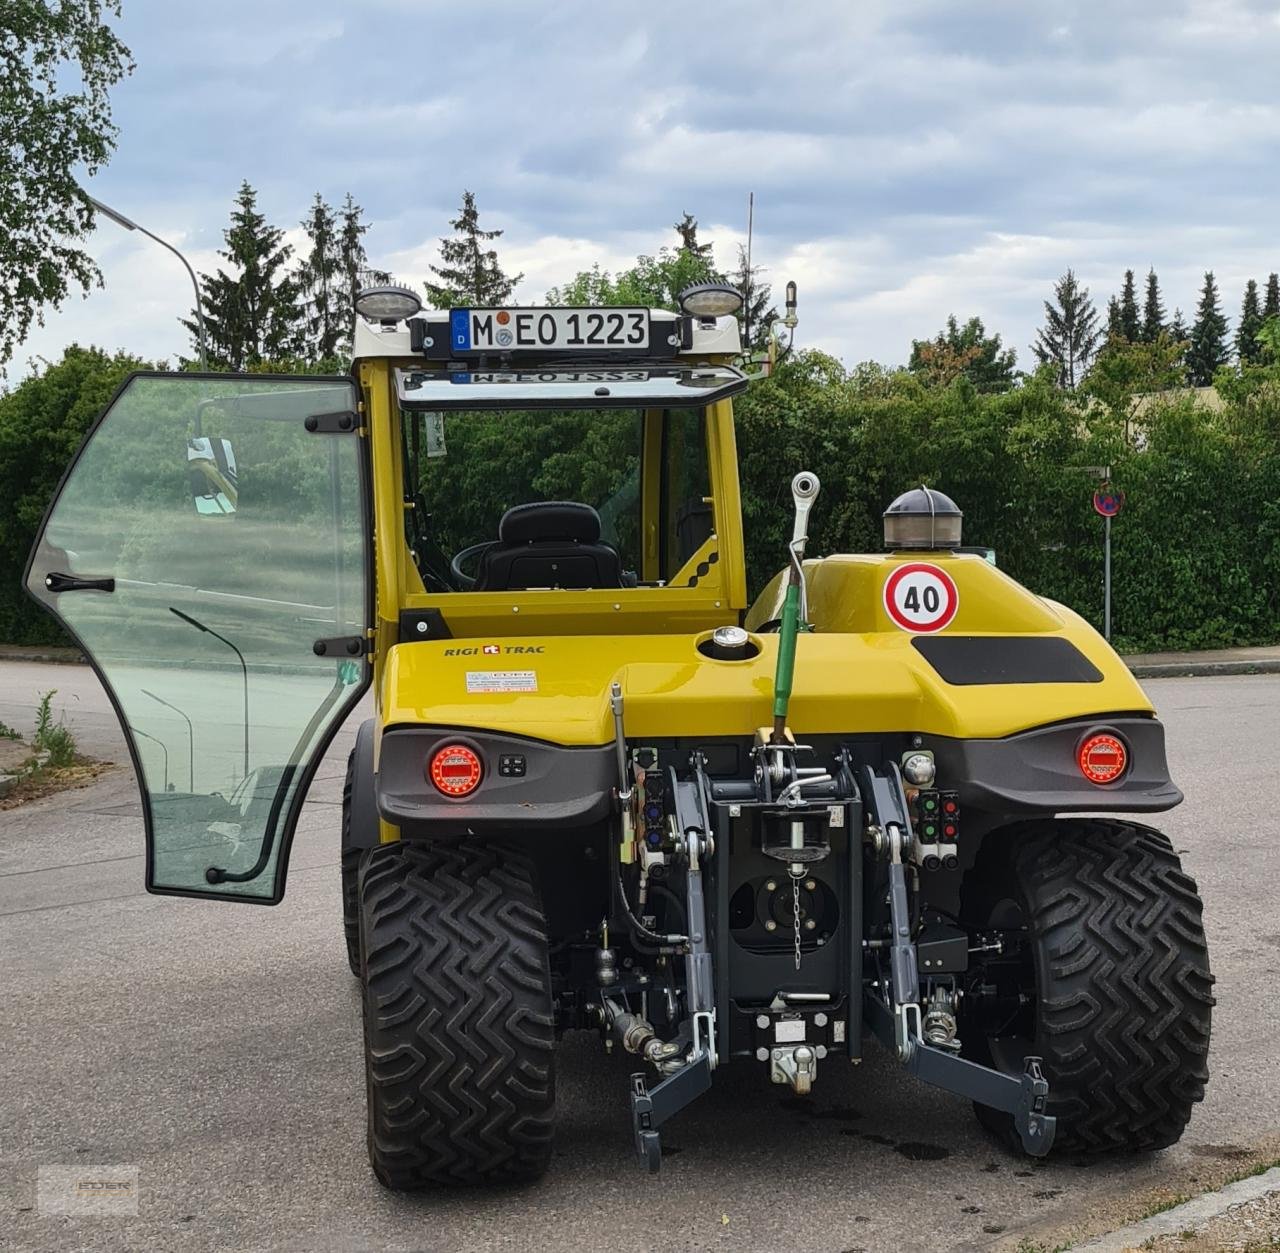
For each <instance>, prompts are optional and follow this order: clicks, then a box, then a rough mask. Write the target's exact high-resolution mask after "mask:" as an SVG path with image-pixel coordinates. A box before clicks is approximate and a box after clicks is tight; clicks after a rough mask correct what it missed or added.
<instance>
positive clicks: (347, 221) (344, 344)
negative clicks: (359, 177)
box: [334, 192, 391, 352]
mask: <svg viewBox="0 0 1280 1253" xmlns="http://www.w3.org/2000/svg"><path fill="white" fill-rule="evenodd" d="M363 212H364V210H363V209H361V208H360V206H359V205H358V204H356V202H355V198H354V197H353V196H352V195H351V193H350V192H347V198H346V199H345V200H344V201H343V202H342V210H341V212H340V214H339V217H338V240H337V251H338V286H337V289H336V295H335V299H334V307H335V309H336V310H337V311H338V312H339V313H340V315H341V319H340V320H341V325H342V338H341V340H340V341H339V346H340V348H341V350H342V351H343V352H347V351H349V350H350V347H351V336H352V333H353V331H354V329H355V324H356V296H357V294H358V293H359V291H360V289H361V288H362V287H369V286H371V285H373V284H376V283H389V282H390V281H391V275H390V274H388V273H387V271H386V270H372V269H370V268H369V258H368V256H367V255H366V254H365V250H364V235H365V233H366V232H367V231H368V229H369V227H368V225H367V224H366V223H365V222H364V221H362V218H361V215H362V214H363Z"/></svg>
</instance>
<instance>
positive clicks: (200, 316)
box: [86, 193, 209, 370]
mask: <svg viewBox="0 0 1280 1253" xmlns="http://www.w3.org/2000/svg"><path fill="white" fill-rule="evenodd" d="M87 194H88V193H86V195H87ZM88 199H89V203H90V204H91V205H93V207H94V208H95V209H97V211H98V212H99V213H101V214H102V215H103V216H104V217H109V218H110V219H111V220H112V221H113V222H114V223H115V224H116V225H117V226H123V227H124V229H125V230H126V231H141V232H142V233H143V234H144V235H145V236H146V237H147V238H148V239H154V240H155V241H156V243H158V244H159V245H160V247H161V248H167V249H168V250H169V251H170V252H171V253H173V255H174V256H175V257H177V258H178V260H179V261H181V262H182V264H183V265H184V266H186V269H187V273H188V274H189V275H190V276H191V286H192V287H193V288H194V289H195V293H196V327H197V328H198V334H199V339H200V368H201V369H202V370H208V368H209V355H208V353H207V351H206V350H205V338H204V313H203V312H202V311H201V308H200V284H199V282H198V281H197V279H196V272H195V271H194V270H193V269H192V268H191V264H190V262H189V261H188V260H187V259H186V257H184V256H183V255H182V253H180V252H179V251H178V250H177V249H176V248H175V247H174V246H173V245H172V244H171V243H169V242H168V240H164V239H161V238H160V236H159V235H153V234H152V233H151V232H150V231H149V230H147V228H146V227H145V226H139V225H138V224H137V222H133V221H131V220H130V219H129V218H127V217H125V215H124V214H123V213H117V212H116V210H115V209H113V208H112V207H111V206H110V205H105V204H103V203H102V201H101V200H95V199H94V198H93V197H92V196H89V197H88Z"/></svg>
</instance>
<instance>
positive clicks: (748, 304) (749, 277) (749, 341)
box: [729, 244, 778, 352]
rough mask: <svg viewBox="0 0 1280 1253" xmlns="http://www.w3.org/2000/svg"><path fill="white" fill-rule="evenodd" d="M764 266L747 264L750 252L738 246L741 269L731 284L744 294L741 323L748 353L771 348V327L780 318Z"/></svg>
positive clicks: (737, 271)
mask: <svg viewBox="0 0 1280 1253" xmlns="http://www.w3.org/2000/svg"><path fill="white" fill-rule="evenodd" d="M760 269H761V267H760V266H758V265H752V266H748V265H747V250H746V248H744V247H743V246H742V245H741V244H739V245H738V268H737V269H736V270H735V271H734V272H733V273H732V274H731V275H730V276H729V282H730V283H732V284H733V285H734V287H736V288H737V289H738V290H739V291H740V292H741V293H742V312H741V313H740V314H739V315H738V321H739V322H740V323H741V324H742V327H743V336H742V346H743V348H744V349H745V350H746V351H747V352H763V351H764V350H765V349H766V348H767V347H768V346H769V328H770V327H771V326H772V325H773V324H774V322H776V321H777V319H778V311H777V309H775V308H774V307H773V303H772V301H773V289H772V287H771V286H770V285H769V284H768V283H765V282H763V281H761V279H760V277H759V275H760Z"/></svg>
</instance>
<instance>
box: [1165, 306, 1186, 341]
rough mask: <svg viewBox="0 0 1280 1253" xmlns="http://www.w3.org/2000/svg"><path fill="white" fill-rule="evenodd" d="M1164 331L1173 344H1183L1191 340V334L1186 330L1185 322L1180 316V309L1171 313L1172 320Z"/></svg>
mask: <svg viewBox="0 0 1280 1253" xmlns="http://www.w3.org/2000/svg"><path fill="white" fill-rule="evenodd" d="M1166 329H1167V330H1168V332H1169V338H1170V339H1171V340H1173V342H1174V343H1175V344H1185V343H1186V342H1187V341H1188V340H1189V339H1190V338H1191V332H1190V331H1189V330H1188V329H1187V322H1186V319H1185V318H1184V317H1183V316H1182V310H1181V309H1175V310H1174V311H1173V320H1172V321H1171V322H1170V323H1169V325H1168V327H1167V328H1166Z"/></svg>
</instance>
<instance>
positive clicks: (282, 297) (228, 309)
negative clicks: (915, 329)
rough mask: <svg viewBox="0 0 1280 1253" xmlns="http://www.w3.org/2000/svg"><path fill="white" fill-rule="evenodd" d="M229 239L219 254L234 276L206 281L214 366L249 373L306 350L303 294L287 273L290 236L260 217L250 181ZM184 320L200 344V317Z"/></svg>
mask: <svg viewBox="0 0 1280 1253" xmlns="http://www.w3.org/2000/svg"><path fill="white" fill-rule="evenodd" d="M223 238H224V239H225V240H226V243H227V246H226V248H224V249H219V252H218V255H219V256H220V257H222V258H223V259H224V260H226V261H228V262H229V263H230V265H231V270H232V272H231V273H228V272H227V271H226V270H223V269H219V270H218V272H217V273H216V274H213V275H209V274H202V275H201V276H200V286H201V299H202V301H203V306H204V320H205V329H206V332H207V335H208V340H209V357H210V361H211V363H216V364H217V365H219V366H221V367H223V368H225V369H229V370H243V369H244V368H246V367H247V366H252V365H258V364H259V363H261V362H263V361H275V360H280V359H282V358H286V357H291V356H294V355H296V354H297V353H298V351H299V349H300V347H301V334H300V330H301V312H300V309H299V301H300V293H299V290H298V284H297V280H296V279H295V278H294V277H293V276H292V275H291V274H289V273H288V272H287V270H286V269H285V266H286V264H287V262H288V260H289V257H290V256H291V255H292V252H293V250H292V249H291V248H290V247H289V245H288V244H286V243H284V242H283V241H284V231H282V230H280V229H279V228H278V227H275V226H270V225H268V223H267V219H266V217H265V216H264V215H263V214H261V213H259V212H258V194H257V192H255V191H254V189H253V188H252V187H250V186H249V184H248V182H247V181H246V182H243V183H241V184H240V192H239V194H238V195H237V196H236V199H235V204H234V206H233V208H232V210H231V225H230V227H229V228H228V229H227V230H226V231H224V232H223ZM182 321H183V324H184V325H185V326H186V327H187V329H188V330H189V331H190V332H191V334H192V338H193V340H194V339H195V337H196V324H195V320H194V318H191V319H187V318H184V319H182Z"/></svg>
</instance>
